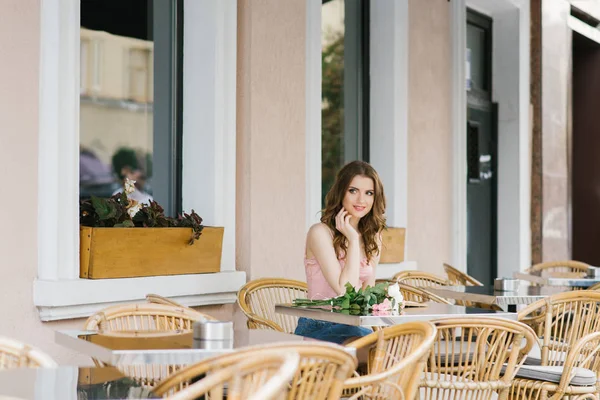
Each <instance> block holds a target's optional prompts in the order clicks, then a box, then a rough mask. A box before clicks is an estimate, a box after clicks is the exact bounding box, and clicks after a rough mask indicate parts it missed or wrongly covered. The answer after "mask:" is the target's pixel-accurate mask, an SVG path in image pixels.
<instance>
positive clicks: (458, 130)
mask: <svg viewBox="0 0 600 400" xmlns="http://www.w3.org/2000/svg"><path fill="white" fill-rule="evenodd" d="M451 16H452V20H451V28H450V30H451V32H452V70H451V79H452V99H453V102H452V137H453V155H454V156H453V163H452V164H453V166H452V171H450V175H451V176H449V177H448V178H449V179H452V187H453V195H452V237H453V238H454V242H453V244H452V263H453V265H454V266H455V267H456V268H458V269H460V270H462V271H463V272H466V270H467V157H466V151H467V132H466V125H467V94H466V89H465V52H466V50H465V49H466V46H467V11H466V7H465V0H453V1H452V11H451Z"/></svg>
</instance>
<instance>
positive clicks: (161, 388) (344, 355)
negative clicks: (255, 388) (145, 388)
mask: <svg viewBox="0 0 600 400" xmlns="http://www.w3.org/2000/svg"><path fill="white" fill-rule="evenodd" d="M289 351H291V352H295V353H297V354H299V356H300V364H299V367H298V370H297V371H296V374H295V375H294V378H293V379H292V383H291V385H290V390H289V393H288V395H287V397H286V398H287V399H290V400H291V399H294V400H309V399H311V400H312V399H314V400H320V399H338V398H340V395H341V393H342V385H343V382H344V381H345V380H346V379H347V378H349V377H350V375H351V374H352V372H353V371H354V369H355V368H356V365H357V361H356V358H355V357H354V356H352V355H351V354H350V353H349V352H348V351H347V350H346V349H344V347H342V346H338V345H335V344H333V343H326V342H303V343H294V344H277V345H269V346H253V347H247V348H244V349H239V350H237V351H235V352H233V353H229V354H225V355H222V356H218V357H215V358H211V359H208V360H204V361H201V362H200V363H198V364H195V365H191V366H189V367H187V368H185V369H183V370H181V371H179V372H178V373H176V374H173V375H171V376H170V377H168V378H166V379H165V380H164V381H163V382H162V383H161V384H159V385H157V386H156V387H155V388H154V393H155V394H156V395H158V396H169V395H173V394H174V393H176V392H178V391H180V390H183V389H184V388H186V387H187V386H188V385H189V384H190V382H192V381H193V380H194V379H196V378H198V377H201V376H204V375H205V374H208V373H211V372H212V371H216V370H219V369H221V368H226V367H228V366H231V365H234V364H236V363H239V362H241V361H243V360H248V359H261V358H262V357H263V356H264V355H266V354H272V353H275V354H281V353H285V352H289Z"/></svg>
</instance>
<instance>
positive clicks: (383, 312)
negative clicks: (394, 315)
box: [371, 310, 391, 317]
mask: <svg viewBox="0 0 600 400" xmlns="http://www.w3.org/2000/svg"><path fill="white" fill-rule="evenodd" d="M390 314H391V311H390V310H373V312H372V313H371V315H375V316H378V317H379V316H384V315H390Z"/></svg>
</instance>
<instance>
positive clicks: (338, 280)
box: [306, 223, 360, 295]
mask: <svg viewBox="0 0 600 400" xmlns="http://www.w3.org/2000/svg"><path fill="white" fill-rule="evenodd" d="M357 236H358V235H357ZM306 244H307V251H308V252H310V253H312V255H313V256H314V257H315V258H316V260H317V262H318V263H319V265H320V266H321V271H322V272H323V276H324V277H325V280H326V281H327V283H328V284H329V286H331V288H332V289H333V290H334V291H335V292H336V293H337V294H338V295H342V294H344V293H345V292H346V288H345V285H346V283H347V282H350V284H352V285H353V286H354V287H360V281H359V268H360V243H359V241H358V237H357V238H356V239H355V240H352V241H350V240H349V241H348V250H347V254H346V264H345V267H344V269H342V270H340V262H339V260H338V258H337V255H336V254H335V250H334V248H333V237H332V234H331V231H330V229H329V228H328V227H327V225H325V224H322V223H321V224H316V225H313V226H312V227H311V228H310V230H309V231H308V236H307V239H306Z"/></svg>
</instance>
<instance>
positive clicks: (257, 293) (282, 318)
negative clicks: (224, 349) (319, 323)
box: [238, 278, 308, 333]
mask: <svg viewBox="0 0 600 400" xmlns="http://www.w3.org/2000/svg"><path fill="white" fill-rule="evenodd" d="M307 293H308V286H307V285H306V283H304V282H301V281H296V280H291V279H278V278H264V279H256V280H253V281H250V282H248V283H247V284H246V285H244V286H243V287H242V288H241V289H240V291H239V292H238V303H239V305H240V308H241V310H242V312H243V313H244V314H245V315H246V317H247V318H248V328H250V329H274V330H276V331H280V332H286V333H294V330H295V329H296V326H297V325H298V318H297V317H293V316H291V315H283V314H278V313H276V312H275V304H280V303H291V302H292V301H293V300H294V299H297V298H306V296H307Z"/></svg>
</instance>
